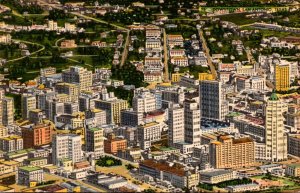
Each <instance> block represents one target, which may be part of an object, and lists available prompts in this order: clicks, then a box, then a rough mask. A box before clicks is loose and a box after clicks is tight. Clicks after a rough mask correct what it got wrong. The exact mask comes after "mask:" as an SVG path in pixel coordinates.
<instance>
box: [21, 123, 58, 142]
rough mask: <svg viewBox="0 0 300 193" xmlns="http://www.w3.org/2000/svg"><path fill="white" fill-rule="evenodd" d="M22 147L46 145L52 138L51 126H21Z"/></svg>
mask: <svg viewBox="0 0 300 193" xmlns="http://www.w3.org/2000/svg"><path fill="white" fill-rule="evenodd" d="M22 137H23V139H24V140H23V141H24V148H33V147H37V146H42V145H47V144H49V143H51V140H52V128H51V127H50V126H49V125H47V124H38V125H28V126H24V127H22Z"/></svg>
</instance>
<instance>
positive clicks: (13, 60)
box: [7, 39, 45, 63]
mask: <svg viewBox="0 0 300 193" xmlns="http://www.w3.org/2000/svg"><path fill="white" fill-rule="evenodd" d="M13 41H18V42H23V43H26V44H32V45H38V46H41V47H42V48H40V49H39V50H37V51H35V52H32V53H30V55H29V56H22V57H19V58H15V59H12V60H8V61H7V63H8V62H15V61H19V60H22V59H24V58H26V57H30V56H32V55H34V54H36V53H39V52H41V51H43V50H44V49H45V46H44V45H42V44H38V43H34V42H29V41H24V40H16V39H13Z"/></svg>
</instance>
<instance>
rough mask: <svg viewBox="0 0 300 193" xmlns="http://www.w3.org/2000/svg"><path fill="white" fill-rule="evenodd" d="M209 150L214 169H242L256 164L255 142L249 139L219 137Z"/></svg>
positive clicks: (228, 136)
mask: <svg viewBox="0 0 300 193" xmlns="http://www.w3.org/2000/svg"><path fill="white" fill-rule="evenodd" d="M209 148H210V164H211V165H212V166H213V167H214V168H241V167H247V166H252V165H253V164H254V163H255V147H254V141H253V140H252V139H251V138H249V137H243V138H233V137H232V136H230V135H223V136H219V137H218V139H217V140H216V141H213V142H211V143H210V147H209Z"/></svg>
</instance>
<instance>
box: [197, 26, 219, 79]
mask: <svg viewBox="0 0 300 193" xmlns="http://www.w3.org/2000/svg"><path fill="white" fill-rule="evenodd" d="M199 37H200V40H201V41H202V48H203V51H204V53H205V55H206V57H207V62H208V65H209V68H210V71H211V73H212V74H213V76H214V78H215V79H216V78H217V71H216V68H215V66H214V64H213V63H212V59H211V56H210V50H209V48H208V47H207V44H206V40H205V38H204V36H203V31H202V30H201V29H200V30H199Z"/></svg>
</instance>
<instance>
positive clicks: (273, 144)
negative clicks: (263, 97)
mask: <svg viewBox="0 0 300 193" xmlns="http://www.w3.org/2000/svg"><path fill="white" fill-rule="evenodd" d="M283 112H284V104H283V103H282V102H281V101H280V99H279V98H278V96H277V95H276V93H275V92H273V93H272V95H271V97H270V98H269V100H268V101H267V106H266V121H265V127H266V136H265V139H266V150H265V154H266V156H265V159H266V160H270V161H280V160H285V159H287V136H286V135H285V133H284V125H283V118H284V117H283Z"/></svg>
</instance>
